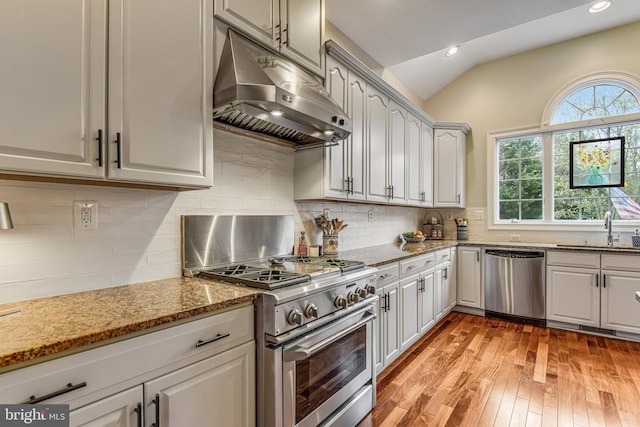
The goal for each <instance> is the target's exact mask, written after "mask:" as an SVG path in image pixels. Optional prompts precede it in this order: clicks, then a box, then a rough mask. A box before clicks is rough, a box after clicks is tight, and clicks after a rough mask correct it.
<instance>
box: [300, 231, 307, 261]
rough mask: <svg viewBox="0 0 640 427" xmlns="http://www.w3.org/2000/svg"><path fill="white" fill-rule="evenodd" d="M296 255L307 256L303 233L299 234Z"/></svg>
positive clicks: (305, 239) (305, 240)
mask: <svg viewBox="0 0 640 427" xmlns="http://www.w3.org/2000/svg"><path fill="white" fill-rule="evenodd" d="M298 255H302V256H307V238H306V237H305V232H304V231H301V232H300V241H299V242H298Z"/></svg>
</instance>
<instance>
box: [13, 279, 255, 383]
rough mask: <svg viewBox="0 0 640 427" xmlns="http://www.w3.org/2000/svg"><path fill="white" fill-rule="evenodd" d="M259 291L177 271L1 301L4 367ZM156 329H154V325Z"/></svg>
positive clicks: (238, 302)
mask: <svg viewBox="0 0 640 427" xmlns="http://www.w3.org/2000/svg"><path fill="white" fill-rule="evenodd" d="M258 292H259V291H256V290H255V289H248V288H242V287H239V286H232V285H226V284H223V283H220V282H215V281H211V280H202V279H194V278H188V277H176V278H172V279H164V280H158V281H153V282H145V283H137V284H132V285H126V286H118V287H115V288H106V289H99V290H95V291H86V292H78V293H73V294H66V295H59V296H54V297H47V298H39V299H33V300H27V301H21V302H16V303H10V304H3V305H0V313H2V312H7V311H11V309H13V308H18V309H19V311H18V312H15V313H12V314H7V315H4V316H0V331H2V332H1V333H0V372H1V371H5V370H11V369H13V368H15V366H13V365H17V364H21V365H22V364H26V363H29V362H33V361H35V359H39V358H45V357H46V360H48V359H49V358H51V357H55V356H62V355H65V354H68V353H69V352H72V351H74V350H76V351H77V350H78V349H80V348H81V347H84V346H87V345H90V344H96V343H101V342H104V344H106V343H107V342H111V341H113V340H114V339H117V338H121V339H122V337H124V338H127V337H125V335H128V334H134V333H136V332H137V333H140V332H141V331H145V330H146V329H150V328H155V327H161V326H162V325H166V324H168V323H170V322H174V321H176V320H181V319H187V318H190V317H193V316H197V315H201V314H204V313H211V312H215V311H219V310H223V309H228V308H231V307H235V306H242V305H247V304H251V303H252V302H253V300H254V299H255V298H256V297H257V295H258ZM153 330H155V329H153Z"/></svg>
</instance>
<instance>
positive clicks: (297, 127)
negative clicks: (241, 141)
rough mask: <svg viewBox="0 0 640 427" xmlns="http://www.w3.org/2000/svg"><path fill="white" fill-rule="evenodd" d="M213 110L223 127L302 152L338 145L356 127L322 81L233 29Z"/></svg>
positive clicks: (221, 61)
mask: <svg viewBox="0 0 640 427" xmlns="http://www.w3.org/2000/svg"><path fill="white" fill-rule="evenodd" d="M213 110H214V113H213V119H214V120H215V121H216V122H218V123H220V124H221V125H222V126H221V127H223V128H226V127H229V128H231V129H230V130H235V131H242V133H244V134H247V135H249V136H259V137H264V136H266V137H270V138H276V139H278V140H282V141H286V142H288V143H292V144H294V145H295V146H296V148H297V149H302V148H314V147H324V146H327V145H335V144H336V143H337V141H339V140H341V139H345V138H347V137H348V136H349V135H350V134H351V129H352V123H351V120H349V118H348V117H347V115H346V114H345V113H344V112H343V111H342V109H341V108H340V106H339V105H338V104H337V103H336V102H335V101H333V99H331V97H330V96H329V94H328V92H327V91H326V90H325V89H324V87H323V85H322V81H321V79H319V78H318V77H315V76H313V75H312V74H310V73H309V72H307V71H305V70H303V69H302V68H300V67H298V66H297V65H295V64H293V63H292V62H290V61H288V60H286V59H284V58H282V57H281V56H279V55H277V54H275V53H273V52H271V51H268V50H267V49H265V48H263V47H261V46H259V45H257V44H255V43H253V42H251V41H249V40H248V39H246V38H244V37H243V36H241V35H239V34H238V33H236V32H234V31H233V30H229V35H228V37H227V40H226V43H225V46H224V50H223V52H222V58H221V60H220V67H219V70H218V75H217V76H216V81H215V85H214V90H213Z"/></svg>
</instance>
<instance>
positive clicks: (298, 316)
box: [287, 308, 302, 325]
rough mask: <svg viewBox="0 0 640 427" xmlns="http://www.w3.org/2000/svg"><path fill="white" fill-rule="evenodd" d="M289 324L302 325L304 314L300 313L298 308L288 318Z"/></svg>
mask: <svg viewBox="0 0 640 427" xmlns="http://www.w3.org/2000/svg"><path fill="white" fill-rule="evenodd" d="M287 322H289V324H290V325H302V313H300V310H298V309H297V308H294V309H293V310H291V311H290V312H289V315H288V316H287Z"/></svg>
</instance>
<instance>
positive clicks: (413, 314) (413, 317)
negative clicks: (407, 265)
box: [400, 275, 421, 351]
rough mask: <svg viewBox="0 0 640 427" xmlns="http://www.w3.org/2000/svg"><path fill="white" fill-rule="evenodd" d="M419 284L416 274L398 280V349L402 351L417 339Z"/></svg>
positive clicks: (418, 328)
mask: <svg viewBox="0 0 640 427" xmlns="http://www.w3.org/2000/svg"><path fill="white" fill-rule="evenodd" d="M419 285H421V283H420V281H419V277H418V276H417V275H413V276H411V277H409V278H406V279H402V280H401V281H400V299H401V305H400V306H401V307H402V315H401V319H402V322H401V324H400V334H401V335H400V339H401V341H400V349H401V350H402V351H404V350H405V349H406V348H407V347H409V346H410V345H411V344H412V343H413V342H414V341H415V340H416V339H418V331H419V330H420V327H419V312H418V294H419V287H420V286H419Z"/></svg>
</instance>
